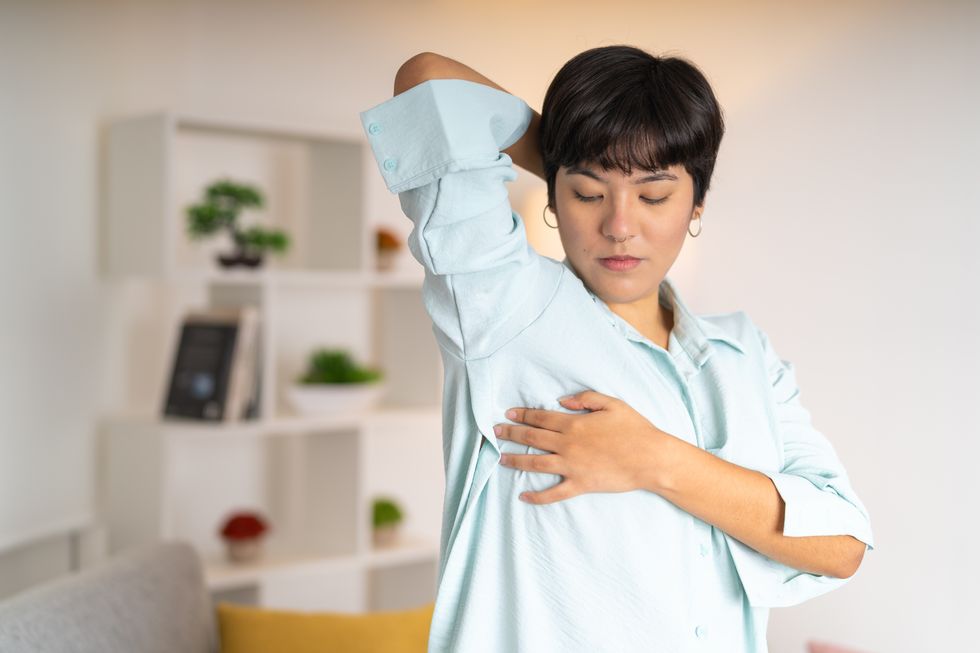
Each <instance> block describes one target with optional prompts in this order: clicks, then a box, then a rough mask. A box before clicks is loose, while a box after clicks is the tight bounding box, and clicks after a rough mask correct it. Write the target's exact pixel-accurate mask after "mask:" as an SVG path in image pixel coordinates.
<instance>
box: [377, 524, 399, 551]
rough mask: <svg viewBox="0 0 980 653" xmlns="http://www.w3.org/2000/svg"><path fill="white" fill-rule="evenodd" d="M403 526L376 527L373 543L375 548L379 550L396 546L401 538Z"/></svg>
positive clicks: (386, 525) (387, 525)
mask: <svg viewBox="0 0 980 653" xmlns="http://www.w3.org/2000/svg"><path fill="white" fill-rule="evenodd" d="M400 526H401V524H385V525H384V526H376V527H375V528H374V531H373V538H372V539H373V541H374V546H375V547H376V548H379V549H384V548H388V547H392V546H396V545H397V544H398V542H399V540H400V539H401V538H400V535H399V534H400V532H401V528H400Z"/></svg>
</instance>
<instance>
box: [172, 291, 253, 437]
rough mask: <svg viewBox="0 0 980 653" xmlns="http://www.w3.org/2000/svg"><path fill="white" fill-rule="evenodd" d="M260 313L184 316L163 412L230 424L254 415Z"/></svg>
mask: <svg viewBox="0 0 980 653" xmlns="http://www.w3.org/2000/svg"><path fill="white" fill-rule="evenodd" d="M258 332H259V314H258V309H257V308H256V307H254V306H248V305H246V306H239V307H227V308H225V307H222V308H210V309H203V310H194V311H190V312H188V313H187V314H186V315H185V316H184V318H183V320H182V323H181V326H180V337H179V339H178V344H177V350H176V352H175V354H174V359H173V360H174V362H173V367H172V371H171V374H170V383H169V384H168V390H167V396H166V400H165V402H164V409H163V414H164V416H166V417H183V418H191V419H200V420H206V421H216V422H230V421H236V420H240V419H246V418H249V417H256V416H257V414H258V411H257V405H258V388H259V385H260V384H259V377H258V375H259V366H258V357H259V337H258V336H259V333H258Z"/></svg>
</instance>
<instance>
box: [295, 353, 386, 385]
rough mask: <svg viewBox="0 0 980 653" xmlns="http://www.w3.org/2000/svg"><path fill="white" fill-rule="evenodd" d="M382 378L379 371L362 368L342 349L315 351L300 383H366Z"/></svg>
mask: <svg viewBox="0 0 980 653" xmlns="http://www.w3.org/2000/svg"><path fill="white" fill-rule="evenodd" d="M381 377H382V373H381V370H379V369H373V368H368V367H362V366H360V365H358V364H357V363H355V362H354V360H353V359H352V358H351V356H350V354H349V353H347V352H346V351H344V350H342V349H317V350H316V351H314V352H313V353H312V354H311V356H310V363H309V367H308V369H307V371H306V373H305V374H303V376H301V377H300V378H299V382H300V383H366V382H369V381H376V380H378V379H380V378H381Z"/></svg>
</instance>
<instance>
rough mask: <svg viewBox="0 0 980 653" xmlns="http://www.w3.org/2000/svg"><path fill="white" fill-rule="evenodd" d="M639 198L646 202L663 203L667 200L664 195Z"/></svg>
mask: <svg viewBox="0 0 980 653" xmlns="http://www.w3.org/2000/svg"><path fill="white" fill-rule="evenodd" d="M640 199H641V200H643V201H644V202H646V203H647V204H663V203H664V202H666V201H667V198H666V197H659V198H657V199H650V198H649V197H641V198H640Z"/></svg>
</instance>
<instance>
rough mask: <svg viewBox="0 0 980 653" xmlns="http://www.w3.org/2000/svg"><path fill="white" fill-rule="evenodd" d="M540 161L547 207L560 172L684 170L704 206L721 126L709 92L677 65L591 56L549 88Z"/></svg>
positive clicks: (627, 53) (594, 52)
mask: <svg viewBox="0 0 980 653" xmlns="http://www.w3.org/2000/svg"><path fill="white" fill-rule="evenodd" d="M540 130H541V131H540V142H541V153H542V158H543V159H544V171H545V177H546V181H547V183H548V204H549V206H551V207H554V206H555V176H556V175H557V174H558V169H559V168H560V167H561V166H573V165H581V164H583V163H589V164H591V163H597V164H598V165H599V166H600V167H602V168H603V169H604V170H610V169H612V168H618V169H620V170H621V171H622V172H623V174H626V175H629V174H631V168H632V167H633V166H636V167H637V168H640V169H649V170H657V169H662V168H666V167H668V166H671V165H674V164H683V165H684V168H685V170H687V172H688V174H690V175H691V177H692V178H693V180H694V205H695V206H697V205H699V204H701V202H703V201H704V196H705V194H706V193H707V192H708V186H709V185H710V183H711V173H712V171H713V170H714V167H715V159H716V158H717V156H718V147H719V146H720V145H721V138H722V135H723V134H724V133H725V124H724V119H723V117H722V112H721V107H720V106H719V105H718V102H717V100H716V99H715V96H714V93H713V92H712V90H711V85H710V84H708V80H707V79H706V78H705V76H704V75H703V74H702V73H701V71H700V70H698V68H697V67H696V66H695V65H694V64H692V63H691V62H689V61H687V60H686V59H683V58H679V57H657V56H654V55H651V54H650V53H648V52H646V51H644V50H641V49H640V48H636V47H633V46H629V45H610V46H605V47H598V48H592V49H591V50H586V51H585V52H582V53H579V54H577V55H575V56H574V57H572V58H571V59H569V60H568V61H567V62H566V63H565V65H564V66H562V67H561V70H559V71H558V73H557V74H556V75H555V77H554V79H552V80H551V84H550V85H549V86H548V92H547V93H546V94H545V97H544V105H543V106H542V108H541V125H540Z"/></svg>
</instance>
